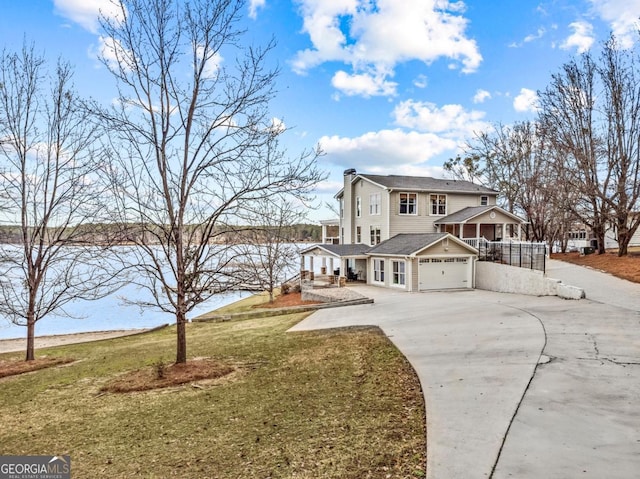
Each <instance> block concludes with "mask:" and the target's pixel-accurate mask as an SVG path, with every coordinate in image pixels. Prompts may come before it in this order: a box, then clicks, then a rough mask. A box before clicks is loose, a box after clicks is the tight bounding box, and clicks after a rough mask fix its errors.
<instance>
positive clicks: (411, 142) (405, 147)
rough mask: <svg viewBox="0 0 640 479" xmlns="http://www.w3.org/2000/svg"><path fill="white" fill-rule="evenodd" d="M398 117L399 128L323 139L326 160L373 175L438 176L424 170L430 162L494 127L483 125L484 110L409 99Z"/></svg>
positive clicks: (399, 108) (396, 112) (401, 105)
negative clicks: (439, 105) (355, 135)
mask: <svg viewBox="0 0 640 479" xmlns="http://www.w3.org/2000/svg"><path fill="white" fill-rule="evenodd" d="M393 115H394V121H395V124H396V125H397V126H398V127H399V128H396V129H388V130H381V131H373V132H368V133H365V134H363V135H361V136H358V137H354V138H347V137H341V136H324V137H322V138H321V139H320V141H319V144H320V146H321V147H322V149H323V151H324V152H325V153H326V156H325V157H324V158H326V160H325V161H329V162H331V163H333V164H337V165H341V166H343V167H345V168H346V167H354V168H357V169H363V170H365V171H368V172H370V173H396V174H397V173H398V172H402V173H403V174H416V175H425V174H427V175H429V174H431V175H433V174H434V173H435V172H436V170H437V169H438V168H439V167H432V166H429V167H425V165H424V164H425V162H428V161H430V160H432V159H434V158H436V157H438V156H442V155H445V154H448V155H451V156H454V155H456V154H458V153H460V151H461V146H462V145H464V143H465V141H466V140H467V139H468V138H469V137H470V136H472V135H474V134H475V133H477V132H480V131H483V130H485V129H487V128H489V126H490V125H489V124H488V123H485V122H484V121H482V118H483V117H484V115H485V114H484V112H480V111H467V110H465V109H464V108H463V107H462V106H460V105H444V106H443V107H441V108H439V107H437V106H436V105H434V104H432V103H427V102H417V101H413V100H408V101H404V102H401V103H399V104H398V105H397V106H396V108H395V109H394V112H393ZM408 130H412V131H408ZM427 170H430V171H429V172H428V171H427ZM439 171H440V173H441V168H440V170H439ZM440 176H441V175H440Z"/></svg>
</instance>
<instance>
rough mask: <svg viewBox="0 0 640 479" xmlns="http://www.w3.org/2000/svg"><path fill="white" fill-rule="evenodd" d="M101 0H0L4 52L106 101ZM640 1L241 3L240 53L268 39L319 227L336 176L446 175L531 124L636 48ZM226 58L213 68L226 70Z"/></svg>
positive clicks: (338, 182) (280, 113) (292, 147)
mask: <svg viewBox="0 0 640 479" xmlns="http://www.w3.org/2000/svg"><path fill="white" fill-rule="evenodd" d="M109 8H110V2H109V0H23V1H20V2H18V1H15V0H0V11H1V12H2V14H1V15H0V44H1V45H2V47H3V48H6V49H8V50H9V51H14V50H18V49H20V48H21V46H22V44H23V41H24V40H26V41H27V42H28V43H31V42H33V43H34V44H35V46H36V49H37V50H39V51H43V52H44V53H45V54H46V56H47V57H49V58H51V60H52V61H55V59H56V58H58V57H62V58H64V59H66V60H68V61H69V62H70V63H71V64H72V65H73V66H74V67H75V84H76V88H77V89H78V91H79V92H80V93H81V94H82V95H85V96H91V97H94V98H96V99H98V100H100V101H104V102H110V101H112V100H113V98H114V97H115V90H114V85H113V80H112V78H111V77H110V76H109V74H108V73H107V71H106V69H105V68H104V67H103V66H101V64H100V63H99V61H98V60H97V57H98V54H99V53H100V51H101V49H102V48H103V46H104V44H105V41H106V40H105V38H104V37H103V36H102V35H101V32H100V30H99V26H98V22H97V17H98V12H99V11H100V10H101V9H102V11H103V12H105V13H107V14H108V13H109V11H110V10H109ZM638 18H640V0H542V1H541V0H538V1H532V0H466V1H462V0H461V1H447V0H248V1H247V4H246V10H245V18H244V19H243V24H244V25H245V26H246V28H247V34H246V36H245V41H246V42H247V44H249V43H251V44H254V45H260V44H262V45H264V44H265V43H266V42H268V41H269V40H270V39H271V38H274V39H275V41H276V42H277V43H276V47H275V48H274V49H273V51H272V52H271V56H270V57H269V62H270V64H271V65H277V66H278V67H279V68H280V75H279V77H278V79H277V84H276V87H277V90H278V95H277V97H276V98H275V99H274V100H273V102H272V104H271V114H272V115H273V117H274V118H277V119H279V120H281V121H282V122H284V124H285V125H286V126H287V127H288V128H289V131H288V132H287V133H286V136H285V139H284V141H283V144H284V145H285V147H286V148H287V150H288V153H289V154H290V155H291V156H296V155H297V154H299V153H300V152H301V151H302V150H303V149H305V148H307V149H308V148H313V147H314V146H315V145H317V144H319V145H320V146H321V148H322V150H323V152H324V154H323V156H322V157H321V158H320V159H319V160H318V163H319V166H320V167H321V168H322V169H323V170H324V171H326V173H327V174H328V177H327V180H326V181H324V182H323V183H321V184H319V185H318V187H317V190H316V193H317V201H316V204H317V205H318V207H317V208H315V209H311V210H310V213H309V217H310V219H311V220H313V221H316V220H319V219H326V218H332V217H334V216H335V215H334V213H333V212H332V211H331V210H330V209H328V208H327V207H326V204H327V203H335V201H334V200H333V195H334V194H335V193H337V192H338V190H339V189H340V188H341V187H342V181H343V171H344V170H346V169H349V168H355V169H356V170H357V171H358V172H362V173H374V174H401V175H416V176H433V177H444V176H445V172H444V171H443V169H442V165H443V163H444V162H445V161H446V160H447V159H449V158H453V157H455V156H456V155H457V154H460V153H461V152H462V148H463V147H464V145H465V143H467V142H468V141H470V140H472V139H473V138H474V136H475V135H476V134H477V133H479V132H481V131H484V130H487V129H491V127H492V125H497V124H504V125H509V124H512V123H514V122H518V121H526V120H532V119H534V118H535V113H536V98H537V92H538V91H541V90H544V89H545V88H546V86H547V85H548V84H549V82H550V79H551V75H552V74H554V73H556V72H558V71H559V69H560V68H561V66H562V65H563V64H564V63H566V62H568V61H570V60H571V59H572V58H573V57H575V56H576V55H579V54H581V53H583V52H586V51H589V50H592V51H593V52H594V53H597V52H598V51H599V48H600V45H601V43H602V42H603V41H605V40H606V39H607V38H608V36H609V35H610V34H611V33H614V34H615V35H616V37H617V38H618V40H619V42H620V44H621V45H622V46H623V47H628V46H631V45H632V44H633V43H634V42H635V41H636V39H637V37H638V33H637V29H638V27H639V25H640V23H639V22H638ZM224 60H225V59H221V61H224Z"/></svg>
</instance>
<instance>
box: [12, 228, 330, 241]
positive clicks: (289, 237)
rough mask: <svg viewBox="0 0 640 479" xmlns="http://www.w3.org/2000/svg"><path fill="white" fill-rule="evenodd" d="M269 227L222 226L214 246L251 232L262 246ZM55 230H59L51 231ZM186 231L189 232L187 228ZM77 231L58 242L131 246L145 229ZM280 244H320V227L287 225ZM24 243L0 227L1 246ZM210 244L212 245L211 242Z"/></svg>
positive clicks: (19, 232) (18, 235) (14, 231)
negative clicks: (244, 232)
mask: <svg viewBox="0 0 640 479" xmlns="http://www.w3.org/2000/svg"><path fill="white" fill-rule="evenodd" d="M191 228H192V229H196V228H197V226H191ZM271 228H272V225H268V224H261V225H255V226H250V225H235V226H233V227H231V226H221V227H219V231H220V232H223V233H224V234H222V235H220V236H218V237H217V238H216V242H217V243H238V242H239V241H243V240H244V238H241V237H239V236H238V235H237V232H238V231H247V230H252V231H253V232H254V233H255V234H256V236H255V238H254V239H255V241H257V243H265V242H267V241H268V240H269V231H270V229H271ZM51 229H52V230H54V231H55V230H57V229H58V228H51ZM186 229H189V226H187V228H186ZM78 230H79V231H75V232H73V234H72V232H71V230H68V231H67V232H66V233H65V232H62V234H61V235H60V238H63V239H64V238H66V240H65V243H66V244H67V245H74V244H75V245H78V244H87V245H106V244H110V245H121V246H122V245H130V244H133V243H134V242H135V241H137V240H139V238H137V237H138V236H140V235H142V234H144V231H145V230H146V228H142V227H140V226H139V225H135V224H128V225H117V226H116V225H113V224H110V223H99V224H98V223H90V224H83V225H80V226H79V227H78ZM281 234H282V240H283V241H285V242H288V243H306V242H312V243H317V242H320V241H321V240H322V227H321V226H320V225H314V224H311V223H299V224H292V225H288V226H286V227H284V228H282V230H281ZM23 241H24V237H23V234H22V229H21V227H20V226H15V225H0V244H13V245H20V244H22V242H23ZM210 244H215V242H214V241H213V240H212V241H211V243H210Z"/></svg>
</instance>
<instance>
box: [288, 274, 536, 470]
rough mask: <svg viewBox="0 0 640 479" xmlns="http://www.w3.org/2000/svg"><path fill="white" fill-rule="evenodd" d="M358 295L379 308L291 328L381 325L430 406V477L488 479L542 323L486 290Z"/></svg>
mask: <svg viewBox="0 0 640 479" xmlns="http://www.w3.org/2000/svg"><path fill="white" fill-rule="evenodd" d="M357 291H358V292H360V293H362V294H364V295H365V296H368V297H371V298H373V299H374V300H375V303H374V304H370V305H361V306H352V307H348V308H334V309H325V310H320V311H318V312H316V313H314V314H312V315H311V316H309V317H308V318H307V319H305V320H303V321H302V322H300V323H299V324H297V325H296V326H295V327H294V328H292V329H291V331H303V330H314V329H324V328H335V327H346V326H356V325H375V326H378V327H380V328H381V329H382V330H383V331H384V333H385V334H386V335H387V336H388V337H389V338H390V340H391V341H392V342H393V343H394V344H395V345H396V346H397V347H398V349H399V350H400V351H402V353H403V354H404V355H405V356H406V357H407V359H408V360H409V362H410V363H411V364H412V365H413V367H414V369H415V371H416V373H417V374H418V377H419V379H420V383H421V385H422V390H423V393H424V397H425V403H426V408H427V477H428V478H434V479H436V478H437V479H442V478H475V477H478V478H483V477H490V476H491V474H492V471H493V470H494V468H495V465H496V464H495V463H496V460H497V458H498V456H499V452H500V450H501V448H502V446H503V441H504V438H505V437H506V434H507V431H508V430H509V428H510V425H511V422H512V419H513V417H514V415H515V413H516V411H517V410H518V408H519V406H520V403H521V401H522V398H523V395H524V393H525V391H526V389H527V387H528V385H529V383H530V381H531V379H532V377H533V374H534V371H535V369H536V365H537V363H538V361H539V359H540V356H541V353H542V350H543V348H544V346H545V334H544V329H543V326H542V324H541V323H540V321H539V320H538V319H537V318H536V317H535V316H534V315H532V314H530V313H529V312H527V311H526V310H524V309H522V308H519V307H517V306H516V305H514V304H510V303H508V302H505V301H504V300H505V297H508V298H509V299H515V298H524V297H520V296H517V295H503V294H500V293H493V292H487V291H479V290H474V291H451V292H430V293H414V294H409V293H404V292H396V291H393V290H389V289H382V288H376V287H371V286H358V287H357Z"/></svg>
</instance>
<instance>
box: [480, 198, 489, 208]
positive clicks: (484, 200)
mask: <svg viewBox="0 0 640 479" xmlns="http://www.w3.org/2000/svg"><path fill="white" fill-rule="evenodd" d="M488 204H489V197H488V196H481V197H480V206H487V205H488Z"/></svg>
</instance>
